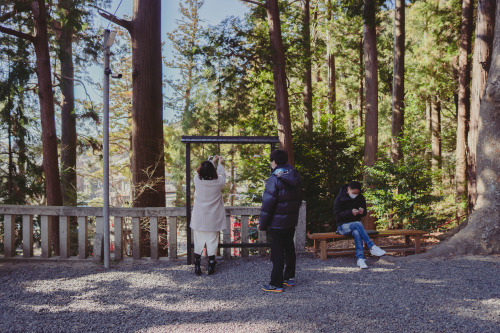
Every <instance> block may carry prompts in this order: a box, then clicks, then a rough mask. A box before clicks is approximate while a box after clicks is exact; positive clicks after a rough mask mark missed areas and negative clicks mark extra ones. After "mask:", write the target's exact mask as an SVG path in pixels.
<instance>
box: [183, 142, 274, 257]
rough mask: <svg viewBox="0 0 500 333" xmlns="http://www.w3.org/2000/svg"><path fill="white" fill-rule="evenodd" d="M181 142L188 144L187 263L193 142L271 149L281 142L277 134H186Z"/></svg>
mask: <svg viewBox="0 0 500 333" xmlns="http://www.w3.org/2000/svg"><path fill="white" fill-rule="evenodd" d="M181 142H183V143H185V144H186V220H187V223H186V235H187V263H188V265H190V264H191V263H192V260H193V258H192V257H193V252H192V249H191V144H192V143H216V144H263V143H268V144H270V145H271V151H273V150H275V147H276V144H279V143H280V140H279V138H278V137H277V136H185V135H183V136H182V137H181Z"/></svg>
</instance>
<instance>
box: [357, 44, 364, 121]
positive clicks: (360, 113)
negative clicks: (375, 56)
mask: <svg viewBox="0 0 500 333" xmlns="http://www.w3.org/2000/svg"><path fill="white" fill-rule="evenodd" d="M363 50H364V48H363V37H361V38H360V39H359V83H358V95H359V97H358V98H359V102H358V103H359V110H358V127H362V126H363V113H364V112H363V111H364V109H365V95H364V91H365V89H364V84H363V82H364V72H365V68H364V66H363V65H364V62H363Z"/></svg>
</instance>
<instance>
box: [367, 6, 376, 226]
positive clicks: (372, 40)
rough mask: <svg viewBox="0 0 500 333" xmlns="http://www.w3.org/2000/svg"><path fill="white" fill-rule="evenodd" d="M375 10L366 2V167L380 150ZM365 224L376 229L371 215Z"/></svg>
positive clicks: (373, 162)
mask: <svg viewBox="0 0 500 333" xmlns="http://www.w3.org/2000/svg"><path fill="white" fill-rule="evenodd" d="M375 8H376V5H375V0H364V8H363V19H364V24H363V32H364V56H365V86H366V115H365V117H366V118H365V156H364V163H365V165H366V166H373V165H374V164H375V161H376V159H377V149H378V60H377V33H376V26H375ZM364 222H365V228H366V229H375V217H374V216H372V215H371V214H368V215H367V216H366V218H365V221H364Z"/></svg>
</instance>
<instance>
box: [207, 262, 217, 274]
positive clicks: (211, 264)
mask: <svg viewBox="0 0 500 333" xmlns="http://www.w3.org/2000/svg"><path fill="white" fill-rule="evenodd" d="M215 262H216V261H215V260H214V261H209V262H208V275H212V274H214V273H215Z"/></svg>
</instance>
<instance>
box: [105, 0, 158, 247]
mask: <svg viewBox="0 0 500 333" xmlns="http://www.w3.org/2000/svg"><path fill="white" fill-rule="evenodd" d="M100 14H101V16H103V17H105V18H106V19H108V20H110V21H112V22H113V23H116V24H118V25H119V26H122V27H123V28H125V29H127V30H128V32H129V33H130V36H131V38H132V80H133V82H132V86H133V89H132V181H133V185H134V198H133V206H134V207H164V206H165V159H164V150H163V108H162V86H163V82H162V59H161V29H160V26H161V1H160V0H134V3H133V15H132V20H131V21H128V20H122V19H118V18H117V17H115V16H113V15H111V14H109V13H105V12H102V11H101V12H100ZM141 234H142V235H141V251H142V252H143V253H142V254H141V255H142V256H147V255H148V251H149V245H148V243H149V232H148V230H147V228H146V226H145V225H143V227H142V230H141Z"/></svg>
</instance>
